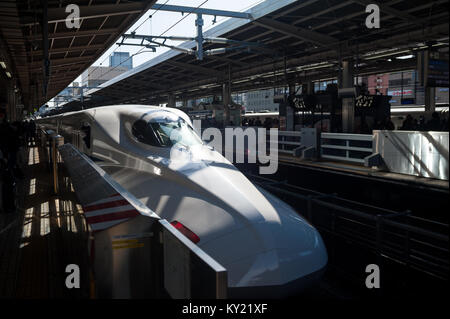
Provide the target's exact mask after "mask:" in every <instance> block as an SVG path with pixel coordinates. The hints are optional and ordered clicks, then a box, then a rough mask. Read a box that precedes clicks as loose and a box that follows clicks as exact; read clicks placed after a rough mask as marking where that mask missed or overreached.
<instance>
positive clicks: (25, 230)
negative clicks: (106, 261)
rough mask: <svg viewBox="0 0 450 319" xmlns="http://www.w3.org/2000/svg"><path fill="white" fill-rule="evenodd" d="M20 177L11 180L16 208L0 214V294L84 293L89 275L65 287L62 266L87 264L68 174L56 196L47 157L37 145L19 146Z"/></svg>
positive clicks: (53, 295) (68, 295)
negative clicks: (77, 286) (73, 286)
mask: <svg viewBox="0 0 450 319" xmlns="http://www.w3.org/2000/svg"><path fill="white" fill-rule="evenodd" d="M21 152H22V154H21V155H22V157H23V159H24V163H23V166H22V168H21V169H22V171H23V175H24V177H23V178H22V179H20V180H17V191H16V194H17V195H16V196H17V204H16V211H15V212H12V213H4V212H2V213H1V214H0V298H33V299H34V298H87V297H89V294H90V286H89V282H90V281H89V274H86V273H82V272H81V273H80V289H67V288H66V286H65V280H66V276H68V275H69V273H66V272H65V269H66V266H67V265H69V264H76V265H78V266H79V267H80V269H87V268H86V267H85V265H87V263H88V256H87V249H86V248H87V238H88V237H87V236H88V232H87V227H86V223H85V219H84V217H83V210H82V207H81V205H79V203H78V202H77V199H76V197H75V193H74V191H73V188H72V185H71V184H70V182H69V180H68V178H66V177H63V176H60V179H59V187H60V191H59V193H58V195H55V194H54V192H53V176H52V174H51V172H50V166H49V163H48V157H47V154H46V152H45V151H43V149H41V148H40V147H36V146H32V147H29V148H26V149H23V150H21Z"/></svg>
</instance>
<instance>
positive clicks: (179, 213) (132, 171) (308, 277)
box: [37, 105, 327, 297]
mask: <svg viewBox="0 0 450 319" xmlns="http://www.w3.org/2000/svg"><path fill="white" fill-rule="evenodd" d="M37 122H38V124H40V125H44V126H45V127H46V128H48V129H53V130H55V131H57V132H58V133H59V134H61V135H63V136H64V137H65V141H66V142H69V143H72V144H73V145H75V146H76V147H77V148H78V149H79V150H80V151H82V152H84V153H85V154H87V155H88V156H90V157H91V158H92V159H93V160H95V161H96V162H97V164H98V165H99V166H100V167H102V169H103V170H105V171H106V172H107V173H108V174H110V175H111V176H112V177H113V178H114V179H115V180H116V181H117V182H118V183H120V184H121V185H122V186H123V187H124V188H125V189H127V190H128V191H130V192H131V193H132V194H133V195H135V196H136V197H137V198H138V199H140V200H141V201H142V202H143V203H144V204H146V205H147V206H148V207H149V208H150V209H152V210H153V211H154V212H156V213H157V214H158V215H159V216H160V217H161V218H164V219H166V220H168V221H169V222H173V221H177V222H179V223H181V224H183V225H184V226H185V227H186V228H187V229H189V230H190V231H192V232H193V233H194V234H195V236H197V238H198V242H197V245H198V246H199V247H201V248H202V249H203V250H204V251H205V252H206V253H208V254H209V255H210V256H212V257H213V258H214V259H216V260H217V261H218V262H219V263H220V264H222V265H223V266H224V267H225V268H226V269H227V270H228V284H229V287H230V290H229V291H230V292H229V295H230V296H231V297H253V296H257V297H261V296H263V297H279V296H283V295H286V294H288V295H289V294H292V293H295V292H296V291H298V290H302V289H304V288H305V287H306V286H308V284H309V283H310V282H311V281H314V280H316V279H317V278H318V277H319V276H320V274H321V273H322V272H323V270H324V268H325V266H326V264H327V252H326V248H325V246H324V244H323V241H322V239H321V237H320V235H319V233H318V232H317V231H316V229H314V227H312V226H311V225H310V224H309V223H308V222H306V221H305V220H304V219H303V218H302V217H301V216H300V215H298V214H297V213H296V212H295V211H294V210H293V209H292V208H291V207H290V206H288V205H287V204H285V203H284V202H282V201H281V200H279V199H278V198H276V197H275V196H273V195H271V194H270V193H268V192H266V191H265V190H263V189H261V188H258V187H256V186H255V185H253V184H252V183H251V182H250V181H249V180H248V179H247V178H246V177H245V176H244V175H243V174H242V173H241V172H240V171H238V170H237V169H236V168H235V167H234V166H233V165H232V164H231V163H230V162H229V161H228V160H227V159H226V158H224V157H223V156H222V155H221V154H219V153H217V152H215V151H213V150H212V148H210V147H208V146H207V145H204V144H203V143H202V141H201V139H200V138H199V137H198V135H197V134H196V133H195V132H194V130H193V128H192V123H191V121H190V119H189V117H188V116H187V115H186V114H185V113H183V112H181V111H180V110H177V109H170V108H160V107H152V106H142V105H121V106H106V107H100V108H94V109H88V110H84V111H79V112H72V113H66V114H61V115H58V116H52V117H48V118H43V119H40V120H38V121H37ZM191 240H192V239H191Z"/></svg>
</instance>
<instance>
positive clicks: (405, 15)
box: [353, 0, 417, 23]
mask: <svg viewBox="0 0 450 319" xmlns="http://www.w3.org/2000/svg"><path fill="white" fill-rule="evenodd" d="M353 2H355V3H359V4H360V5H363V6H368V5H369V4H376V5H377V6H378V7H379V8H380V11H382V12H386V13H389V14H391V15H393V16H396V17H398V18H400V19H402V20H405V21H409V22H411V23H416V22H415V21H416V20H417V17H415V16H413V15H410V14H408V13H405V12H403V11H400V10H397V9H394V8H392V7H390V6H389V5H387V4H384V3H380V2H379V1H374V0H353Z"/></svg>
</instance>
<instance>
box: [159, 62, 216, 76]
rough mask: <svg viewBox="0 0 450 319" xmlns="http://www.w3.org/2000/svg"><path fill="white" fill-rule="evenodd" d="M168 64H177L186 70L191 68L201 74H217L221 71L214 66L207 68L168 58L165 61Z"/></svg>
mask: <svg viewBox="0 0 450 319" xmlns="http://www.w3.org/2000/svg"><path fill="white" fill-rule="evenodd" d="M165 62H166V63H167V64H171V65H173V66H176V67H178V68H180V69H186V70H190V71H194V72H197V73H201V74H206V75H209V76H211V75H213V76H214V75H215V74H217V72H219V71H218V70H215V69H212V68H205V67H202V66H199V65H194V64H189V63H183V62H178V61H172V60H167V61H165Z"/></svg>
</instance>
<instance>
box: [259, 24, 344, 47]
mask: <svg viewBox="0 0 450 319" xmlns="http://www.w3.org/2000/svg"><path fill="white" fill-rule="evenodd" d="M253 23H254V24H256V25H260V26H262V27H265V28H267V29H271V30H274V31H277V32H280V33H283V34H286V35H289V36H291V37H294V38H298V39H301V40H305V41H307V42H311V43H314V44H318V45H330V44H331V43H335V42H338V40H337V39H335V38H333V37H330V36H327V35H325V34H322V33H319V32H315V31H311V30H307V29H304V28H298V27H294V26H292V25H290V24H286V23H283V22H279V21H276V20H272V19H269V18H264V17H263V18H260V19H258V20H256V21H253Z"/></svg>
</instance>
